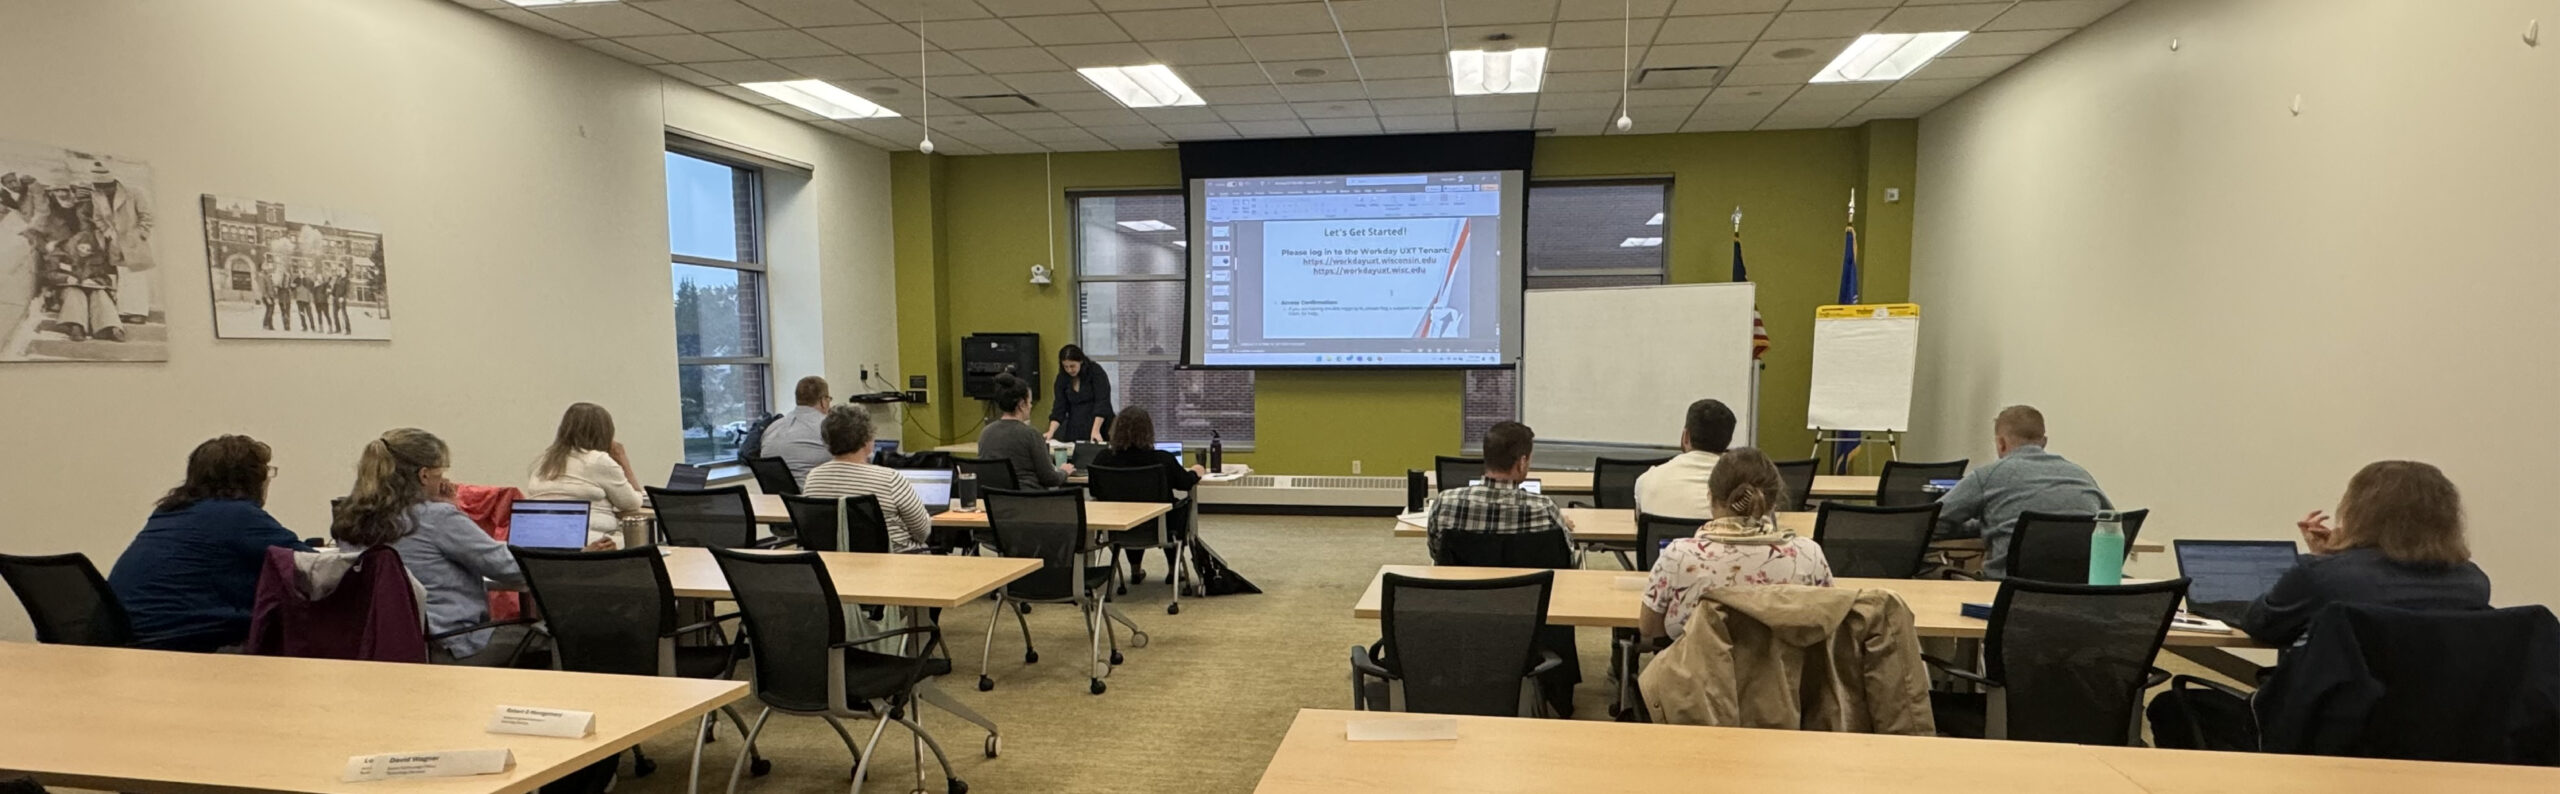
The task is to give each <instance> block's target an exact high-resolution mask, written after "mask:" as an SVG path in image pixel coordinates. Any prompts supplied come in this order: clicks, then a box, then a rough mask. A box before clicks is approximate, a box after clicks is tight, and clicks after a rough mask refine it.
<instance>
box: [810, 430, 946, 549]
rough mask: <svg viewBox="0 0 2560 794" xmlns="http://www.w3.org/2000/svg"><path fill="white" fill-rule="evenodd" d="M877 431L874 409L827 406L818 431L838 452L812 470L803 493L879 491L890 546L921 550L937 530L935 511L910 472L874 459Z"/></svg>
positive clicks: (871, 493)
mask: <svg viewBox="0 0 2560 794" xmlns="http://www.w3.org/2000/svg"><path fill="white" fill-rule="evenodd" d="M874 435H876V434H875V433H874V432H873V431H872V429H871V414H870V412H868V411H866V410H865V409H862V408H860V407H856V406H851V405H839V406H836V407H835V408H834V409H833V410H830V411H828V412H827V418H826V419H825V420H824V421H822V422H819V423H818V437H819V438H820V439H824V440H825V441H826V442H827V452H828V453H829V454H832V455H834V456H835V457H834V458H833V459H830V460H828V461H827V462H825V463H820V464H818V465H817V466H816V467H815V468H811V469H810V470H809V478H808V481H807V482H805V483H803V484H801V486H800V495H802V496H808V497H813V498H818V499H835V498H839V497H846V496H866V495H867V496H873V497H878V498H879V500H880V517H881V518H884V519H888V524H889V551H891V552H893V553H901V554H902V553H906V552H911V551H922V550H924V548H925V537H926V536H927V535H929V534H931V533H932V532H933V514H932V513H929V512H926V510H925V507H924V502H922V501H919V500H917V499H916V489H915V487H914V486H912V485H908V484H907V478H905V477H900V476H898V473H897V472H896V471H895V470H892V469H890V468H888V467H886V466H874V465H871V440H872V437H873V436H874ZM804 531H811V532H818V531H826V530H824V529H820V528H808V529H806V530H804Z"/></svg>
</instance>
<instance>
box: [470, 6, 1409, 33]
mask: <svg viewBox="0 0 2560 794" xmlns="http://www.w3.org/2000/svg"><path fill="white" fill-rule="evenodd" d="M489 15H490V16H493V17H497V18H499V19H503V20H506V21H509V22H513V23H516V24H518V25H523V26H525V27H528V28H532V29H534V30H538V31H541V32H542V33H544V34H546V35H551V36H557V37H560V38H564V39H573V40H574V39H583V38H587V37H589V36H593V35H595V34H592V33H588V32H586V31H583V30H579V29H577V28H573V27H570V26H568V25H564V24H561V23H558V22H553V21H551V18H550V17H546V16H543V15H541V14H536V13H533V12H531V11H526V10H524V9H521V8H517V7H514V6H508V7H506V8H501V9H498V10H495V11H491V12H489ZM1432 33H1433V34H1434V35H1437V34H1438V33H1439V31H1436V30H1435V31H1432Z"/></svg>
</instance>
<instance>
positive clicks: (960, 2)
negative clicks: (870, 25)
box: [862, 0, 988, 22]
mask: <svg viewBox="0 0 2560 794" xmlns="http://www.w3.org/2000/svg"><path fill="white" fill-rule="evenodd" d="M862 4H863V5H867V6H870V7H871V10H873V11H876V12H879V14H880V15H881V16H884V17H888V18H890V19H893V20H897V21H899V22H914V21H916V20H918V19H927V20H942V19H983V18H985V17H986V16H988V14H987V10H986V9H983V8H979V7H978V4H977V3H973V2H970V1H969V0H863V2H862Z"/></svg>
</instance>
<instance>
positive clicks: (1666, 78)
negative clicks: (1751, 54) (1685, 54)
mask: <svg viewBox="0 0 2560 794" xmlns="http://www.w3.org/2000/svg"><path fill="white" fill-rule="evenodd" d="M1723 73H1724V67H1721V66H1660V67H1655V68H1651V69H1644V70H1640V71H1637V72H1636V85H1635V87H1637V88H1713V87H1715V84H1716V79H1717V77H1718V76H1719V75H1721V74H1723Z"/></svg>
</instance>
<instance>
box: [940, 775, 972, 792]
mask: <svg viewBox="0 0 2560 794" xmlns="http://www.w3.org/2000/svg"><path fill="white" fill-rule="evenodd" d="M943 785H944V786H945V787H948V788H949V789H951V794H969V782H968V781H965V780H961V779H959V778H956V777H955V778H952V779H950V780H949V781H947V782H945V783H944V784H943Z"/></svg>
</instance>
